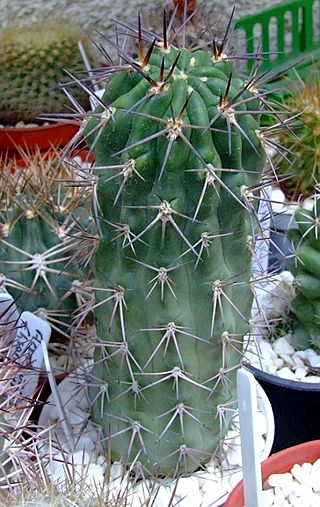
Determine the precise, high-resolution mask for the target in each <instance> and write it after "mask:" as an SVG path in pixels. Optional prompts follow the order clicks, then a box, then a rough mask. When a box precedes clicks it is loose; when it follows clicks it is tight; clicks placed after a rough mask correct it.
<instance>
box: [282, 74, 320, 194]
mask: <svg viewBox="0 0 320 507" xmlns="http://www.w3.org/2000/svg"><path fill="white" fill-rule="evenodd" d="M317 73H319V69H318V70H317ZM316 76H317V74H316ZM298 77H299V76H298V75H297V78H298ZM289 91H290V93H289V98H288V99H287V101H286V102H287V107H289V108H290V110H291V112H292V114H293V115H296V116H297V117H296V120H295V128H294V133H295V136H292V134H291V133H290V132H289V131H288V130H283V131H282V132H281V133H280V135H279V141H280V143H281V144H282V146H283V148H284V149H285V152H283V153H282V155H278V157H277V158H278V160H277V161H276V164H277V167H278V175H279V177H281V178H282V177H283V176H285V179H284V181H283V182H282V184H281V185H282V188H283V190H284V192H285V194H286V196H287V197H288V198H289V199H293V200H294V199H295V200H297V199H299V198H306V197H309V196H311V195H312V194H313V192H314V188H315V185H316V183H317V182H318V181H319V180H320V79H319V77H316V78H313V79H311V78H310V80H309V81H306V82H303V81H302V80H301V79H297V81H296V83H295V88H292V86H291V89H290V88H289ZM283 155H285V156H283Z"/></svg>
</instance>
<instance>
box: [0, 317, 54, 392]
mask: <svg viewBox="0 0 320 507" xmlns="http://www.w3.org/2000/svg"><path fill="white" fill-rule="evenodd" d="M17 328H18V329H17V333H16V336H15V338H14V341H13V343H12V345H11V349H10V352H9V358H10V359H11V360H13V361H14V362H15V363H16V364H18V365H21V367H22V368H21V373H18V374H17V375H16V376H15V377H14V379H13V380H12V385H16V386H19V387H20V391H19V392H20V394H21V396H22V397H28V398H31V397H32V396H33V395H34V393H35V391H36V388H37V385H38V381H39V374H40V369H41V367H42V363H43V352H42V347H41V342H42V341H44V342H45V343H46V345H47V344H48V342H49V339H50V334H51V327H50V325H49V324H48V323H47V322H46V321H44V320H43V319H40V318H39V317H37V316H36V315H34V314H33V313H31V312H23V313H22V314H21V315H20V318H19V320H18V325H17Z"/></svg>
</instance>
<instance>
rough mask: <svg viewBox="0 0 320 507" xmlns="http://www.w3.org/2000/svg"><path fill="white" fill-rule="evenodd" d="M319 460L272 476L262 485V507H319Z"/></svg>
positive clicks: (295, 466)
mask: <svg viewBox="0 0 320 507" xmlns="http://www.w3.org/2000/svg"><path fill="white" fill-rule="evenodd" d="M319 478H320V459H318V460H317V461H315V462H314V463H313V464H312V463H303V464H302V465H297V464H296V465H294V466H293V467H292V468H291V470H290V472H287V473H284V474H272V475H270V476H269V477H268V479H267V481H266V482H265V484H264V491H263V493H262V494H263V502H264V503H263V507H289V506H294V507H319V506H320V480H319Z"/></svg>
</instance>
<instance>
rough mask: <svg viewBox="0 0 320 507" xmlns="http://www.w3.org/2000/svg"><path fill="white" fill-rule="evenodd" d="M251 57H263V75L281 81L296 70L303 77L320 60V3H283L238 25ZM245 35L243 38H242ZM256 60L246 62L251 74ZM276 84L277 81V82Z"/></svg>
mask: <svg viewBox="0 0 320 507" xmlns="http://www.w3.org/2000/svg"><path fill="white" fill-rule="evenodd" d="M236 28H237V29H239V31H240V35H242V36H243V39H244V41H245V46H246V51H247V53H250V54H252V53H253V54H254V53H256V52H262V53H263V60H262V62H261V66H260V71H261V72H263V71H270V72H271V73H272V74H274V75H275V76H277V78H279V75H280V74H281V72H284V73H286V74H288V68H289V67H291V66H294V67H295V68H296V69H298V71H299V75H300V76H301V75H302V76H303V75H305V74H306V73H307V72H309V70H310V66H311V65H312V64H313V62H315V61H319V57H320V0H299V1H294V2H288V3H281V4H280V5H278V6H275V7H274V8H271V9H266V10H264V11H262V12H259V13H257V14H253V15H251V16H247V17H245V18H240V19H239V20H238V21H237V23H236ZM241 31H242V34H241ZM253 65H254V60H253V59H249V60H247V61H246V66H247V71H249V72H250V71H251V70H252V68H253ZM275 82H276V80H275Z"/></svg>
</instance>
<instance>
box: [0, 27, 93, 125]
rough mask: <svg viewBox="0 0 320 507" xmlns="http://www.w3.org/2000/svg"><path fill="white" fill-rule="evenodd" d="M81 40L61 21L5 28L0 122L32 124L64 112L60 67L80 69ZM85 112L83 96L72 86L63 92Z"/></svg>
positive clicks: (0, 66) (0, 68)
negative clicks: (79, 45)
mask: <svg viewBox="0 0 320 507" xmlns="http://www.w3.org/2000/svg"><path fill="white" fill-rule="evenodd" d="M83 38H84V36H83V34H82V33H80V32H79V31H78V30H76V29H74V28H72V27H71V26H68V25H67V24H66V23H65V22H62V21H61V20H60V21H59V20H56V21H53V20H50V21H47V22H45V21H43V22H42V23H39V22H37V23H33V24H30V25H28V26H25V27H23V28H21V27H17V26H14V27H12V26H9V27H7V28H5V29H4V30H2V33H1V36H0V43H1V54H0V95H1V106H0V123H2V124H5V125H8V126H10V125H15V124H16V123H17V122H20V121H22V122H24V123H37V122H39V121H40V120H39V119H38V117H39V116H40V115H43V114H44V113H58V112H63V111H69V110H70V106H69V104H68V99H67V98H66V96H65V94H64V92H63V90H62V89H61V88H60V87H59V83H64V82H65V81H68V80H69V79H68V78H67V79H66V74H65V72H64V69H65V68H67V69H68V70H69V71H72V72H74V73H77V72H79V71H83V67H84V66H83V62H82V58H81V55H80V52H79V49H78V46H77V42H78V40H83ZM68 89H69V91H70V92H71V93H72V94H74V95H75V99H76V100H77V101H78V102H79V103H80V104H82V106H83V107H84V108H85V109H86V110H88V109H89V101H88V97H87V94H86V93H85V92H84V91H83V90H82V89H81V88H78V87H76V86H71V88H68Z"/></svg>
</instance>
